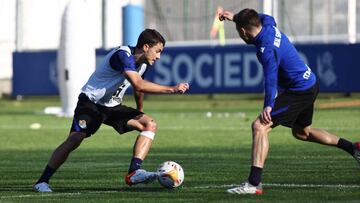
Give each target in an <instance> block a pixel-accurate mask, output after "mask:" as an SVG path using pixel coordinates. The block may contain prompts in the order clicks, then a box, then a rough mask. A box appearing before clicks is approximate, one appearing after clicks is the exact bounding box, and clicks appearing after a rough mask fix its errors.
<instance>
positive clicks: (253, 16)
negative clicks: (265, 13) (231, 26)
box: [234, 8, 261, 27]
mask: <svg viewBox="0 0 360 203" xmlns="http://www.w3.org/2000/svg"><path fill="white" fill-rule="evenodd" d="M234 22H235V23H236V26H238V27H248V26H255V27H258V26H260V25H261V22H260V17H259V14H258V13H257V12H256V11H255V10H254V9H250V8H245V9H243V10H241V11H240V12H239V13H237V14H235V15H234Z"/></svg>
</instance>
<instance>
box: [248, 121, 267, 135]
mask: <svg viewBox="0 0 360 203" xmlns="http://www.w3.org/2000/svg"><path fill="white" fill-rule="evenodd" d="M251 129H252V131H253V132H254V134H265V133H267V127H266V126H265V125H263V124H261V122H260V120H259V119H256V120H255V121H254V122H252V124H251Z"/></svg>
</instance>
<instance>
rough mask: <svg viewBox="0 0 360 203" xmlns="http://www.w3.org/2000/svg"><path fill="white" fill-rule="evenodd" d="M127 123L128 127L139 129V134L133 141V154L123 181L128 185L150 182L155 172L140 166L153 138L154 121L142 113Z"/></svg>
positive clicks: (155, 127) (154, 176) (154, 130)
mask: <svg viewBox="0 0 360 203" xmlns="http://www.w3.org/2000/svg"><path fill="white" fill-rule="evenodd" d="M127 125H128V128H131V129H135V130H137V131H140V134H139V135H138V136H137V138H136V141H135V143H134V147H133V156H132V158H131V162H130V166H129V170H128V175H127V176H126V177H125V182H126V184H128V185H133V184H137V183H144V182H145V183H148V182H152V181H153V180H155V179H156V178H157V174H156V173H153V172H147V171H145V170H142V169H140V168H141V164H142V162H143V160H144V159H145V158H146V156H147V154H148V152H149V150H150V148H151V145H152V142H153V140H154V136H155V133H156V129H157V125H156V122H155V120H154V119H153V118H151V117H150V116H148V115H145V114H142V115H139V116H137V117H136V118H134V119H131V120H129V121H128V122H127Z"/></svg>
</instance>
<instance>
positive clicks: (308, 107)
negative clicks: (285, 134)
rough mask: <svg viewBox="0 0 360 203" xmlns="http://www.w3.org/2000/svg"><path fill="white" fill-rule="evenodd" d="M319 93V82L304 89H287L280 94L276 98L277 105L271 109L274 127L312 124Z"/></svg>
mask: <svg viewBox="0 0 360 203" xmlns="http://www.w3.org/2000/svg"><path fill="white" fill-rule="evenodd" d="M318 93H319V84H318V83H316V84H315V85H314V86H312V87H311V88H309V89H307V90H304V91H291V90H287V91H285V92H282V93H281V94H279V95H278V96H277V97H276V99H275V105H274V108H273V110H272V111H271V118H272V121H273V123H274V124H273V126H272V127H273V128H274V127H276V126H278V125H283V126H286V127H289V128H292V127H293V126H294V125H296V126H300V127H306V126H310V125H311V124H312V117H313V113H314V102H315V99H316V97H317V95H318Z"/></svg>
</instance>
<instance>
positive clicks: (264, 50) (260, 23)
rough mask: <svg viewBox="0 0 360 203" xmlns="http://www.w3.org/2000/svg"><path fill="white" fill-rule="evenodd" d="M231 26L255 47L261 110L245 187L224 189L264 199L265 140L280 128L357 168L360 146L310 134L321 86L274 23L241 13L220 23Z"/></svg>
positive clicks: (318, 132) (225, 15) (226, 14)
mask: <svg viewBox="0 0 360 203" xmlns="http://www.w3.org/2000/svg"><path fill="white" fill-rule="evenodd" d="M225 19H227V20H230V21H234V22H235V24H236V30H237V32H238V33H239V36H240V38H241V39H243V40H244V41H245V42H246V43H247V44H253V45H255V47H256V49H257V57H258V60H259V62H260V63H261V64H262V66H263V71H264V80H265V81H264V84H265V98H264V108H263V111H262V112H261V113H260V115H259V117H258V118H256V119H255V121H254V122H253V123H252V126H251V127H252V136H253V145H252V166H251V170H250V175H249V178H248V180H247V181H245V182H244V183H242V184H241V185H240V186H239V187H234V188H231V189H228V190H227V192H229V193H233V194H262V193H263V189H262V186H261V176H262V170H263V167H264V163H265V159H266V157H267V154H268V150H269V141H268V134H269V132H270V131H271V130H272V129H273V128H275V127H276V126H278V125H282V126H285V127H289V128H291V131H292V134H293V136H294V137H295V138H297V139H299V140H303V141H309V142H316V143H320V144H324V145H329V146H336V147H339V148H340V149H343V150H344V151H346V152H348V153H349V154H350V155H351V156H353V157H354V158H355V159H356V160H357V161H358V162H359V164H360V142H357V143H352V142H350V141H348V140H345V139H343V138H339V137H337V136H335V135H333V134H331V133H329V132H326V131H324V130H322V129H317V128H312V127H311V124H312V117H313V111H314V102H315V99H316V97H317V94H318V90H319V85H318V83H317V81H316V76H315V74H314V73H313V72H312V71H311V69H310V68H309V67H308V66H307V65H306V64H305V63H304V62H303V60H302V59H301V58H300V56H299V54H298V53H297V51H296V49H295V47H294V46H293V44H292V43H291V42H290V41H289V39H288V38H287V37H286V35H285V34H284V33H282V32H281V31H280V30H279V29H278V28H277V27H276V23H275V20H274V18H273V17H271V16H269V15H265V14H259V13H257V12H256V11H255V10H253V9H243V10H241V11H240V12H239V13H237V14H236V15H234V14H233V13H231V12H229V11H224V12H223V13H222V14H221V15H220V20H225Z"/></svg>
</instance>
